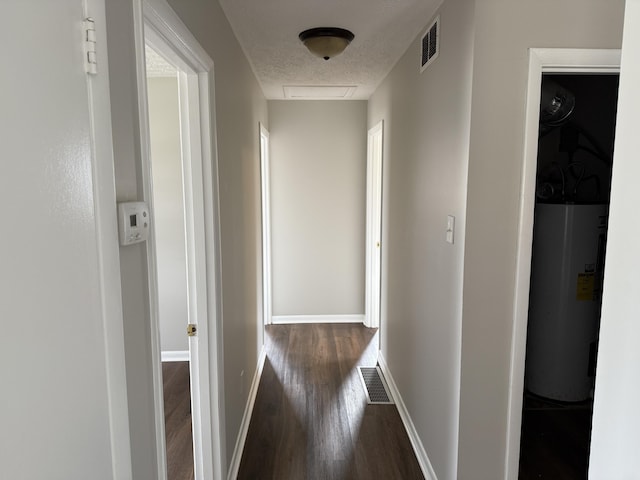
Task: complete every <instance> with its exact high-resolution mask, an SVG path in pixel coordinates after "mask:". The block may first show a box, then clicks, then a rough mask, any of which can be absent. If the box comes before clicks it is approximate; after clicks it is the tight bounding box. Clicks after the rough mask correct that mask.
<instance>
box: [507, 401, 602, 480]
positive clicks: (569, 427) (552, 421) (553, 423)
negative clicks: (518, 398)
mask: <svg viewBox="0 0 640 480" xmlns="http://www.w3.org/2000/svg"><path fill="white" fill-rule="evenodd" d="M592 410H593V409H592V405H591V402H585V403H582V404H560V403H553V402H550V401H546V400H544V399H542V398H539V397H535V396H532V395H529V394H527V395H525V399H524V409H523V411H522V438H521V441H520V474H519V479H520V480H533V479H535V480H538V479H545V478H546V479H551V480H586V479H587V468H588V461H589V440H590V433H591V416H592Z"/></svg>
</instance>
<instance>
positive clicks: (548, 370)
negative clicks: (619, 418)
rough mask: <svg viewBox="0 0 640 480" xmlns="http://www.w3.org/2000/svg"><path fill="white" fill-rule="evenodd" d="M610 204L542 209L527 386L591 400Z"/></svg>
mask: <svg viewBox="0 0 640 480" xmlns="http://www.w3.org/2000/svg"><path fill="white" fill-rule="evenodd" d="M607 213H608V205H602V204H598V205H575V204H545V203H539V204H537V205H536V209H535V221H534V234H533V237H534V238H533V254H532V260H531V289H530V294H529V321H528V332H527V358H526V377H525V381H526V388H527V390H529V391H530V392H532V393H534V394H536V395H540V396H542V397H546V398H550V399H555V400H560V401H566V402H578V401H583V400H586V399H588V398H589V396H590V395H591V392H592V389H593V382H594V378H595V360H596V347H597V336H598V327H599V322H600V307H601V304H602V296H601V293H602V292H601V288H602V273H603V271H602V270H603V267H604V253H605V241H606V230H607Z"/></svg>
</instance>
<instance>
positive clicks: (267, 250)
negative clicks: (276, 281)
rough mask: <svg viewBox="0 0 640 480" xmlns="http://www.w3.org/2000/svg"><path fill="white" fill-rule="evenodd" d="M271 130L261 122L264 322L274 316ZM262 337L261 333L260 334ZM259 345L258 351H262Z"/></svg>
mask: <svg viewBox="0 0 640 480" xmlns="http://www.w3.org/2000/svg"><path fill="white" fill-rule="evenodd" d="M270 171H271V169H270V158H269V131H268V130H267V129H266V128H265V127H264V125H262V124H260V179H261V183H260V184H261V195H262V311H263V324H264V325H270V324H271V323H272V321H273V320H272V317H273V307H272V296H271V202H270V198H271V192H270V181H269V179H270ZM258 338H261V335H258ZM261 346H262V345H259V346H258V347H259V348H258V352H260V347H261Z"/></svg>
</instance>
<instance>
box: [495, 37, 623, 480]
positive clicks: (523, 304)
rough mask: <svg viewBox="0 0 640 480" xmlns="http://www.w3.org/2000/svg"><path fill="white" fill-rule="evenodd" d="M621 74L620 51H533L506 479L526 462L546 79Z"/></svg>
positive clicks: (521, 204) (553, 49)
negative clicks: (523, 430) (523, 441)
mask: <svg viewBox="0 0 640 480" xmlns="http://www.w3.org/2000/svg"><path fill="white" fill-rule="evenodd" d="M619 70H620V51H619V50H601V49H594V50H587V49H560V48H531V49H529V80H528V87H527V88H528V89H527V106H526V119H525V141H524V154H523V167H522V177H521V186H520V215H519V217H520V221H519V225H518V246H517V260H516V278H515V281H516V286H515V301H514V308H513V333H512V340H511V364H510V382H509V413H508V415H509V421H508V423H507V432H506V437H507V455H506V462H505V478H506V479H511V478H517V477H518V465H519V461H520V427H521V423H522V392H523V390H524V365H525V353H526V343H527V321H528V311H529V288H530V282H529V280H530V276H531V250H532V245H533V211H534V206H535V186H536V170H537V160H538V122H539V118H540V89H541V84H542V74H543V73H617V72H619ZM596 378H597V371H596Z"/></svg>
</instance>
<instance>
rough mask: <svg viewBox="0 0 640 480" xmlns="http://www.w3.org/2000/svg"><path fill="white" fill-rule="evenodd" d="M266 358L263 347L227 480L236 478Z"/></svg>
mask: <svg viewBox="0 0 640 480" xmlns="http://www.w3.org/2000/svg"><path fill="white" fill-rule="evenodd" d="M266 358H267V352H266V350H265V348H264V347H263V348H262V351H261V352H260V356H259V357H258V366H257V368H256V373H255V374H254V375H253V381H252V382H251V390H250V391H249V398H248V399H247V405H246V406H245V408H244V415H243V416H242V423H241V424H240V432H239V433H238V438H237V439H236V446H235V448H234V450H233V456H232V457H231V465H230V466H229V474H228V475H227V480H235V479H236V478H237V477H238V470H239V469H240V461H241V460H242V452H243V451H244V444H245V442H246V441H247V434H248V433H249V424H250V423H251V415H252V414H253V407H254V405H255V403H256V397H257V396H258V387H259V386H260V379H261V378H262V371H263V369H264V362H265V360H266Z"/></svg>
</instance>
